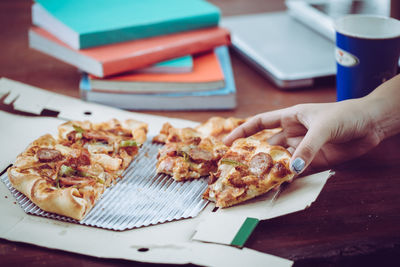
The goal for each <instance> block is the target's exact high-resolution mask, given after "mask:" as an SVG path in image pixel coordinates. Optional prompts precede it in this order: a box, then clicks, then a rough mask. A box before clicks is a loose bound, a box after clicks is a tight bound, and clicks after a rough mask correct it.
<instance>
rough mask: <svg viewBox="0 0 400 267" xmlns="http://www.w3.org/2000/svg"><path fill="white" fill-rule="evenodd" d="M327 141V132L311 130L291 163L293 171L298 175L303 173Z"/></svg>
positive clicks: (294, 154)
mask: <svg viewBox="0 0 400 267" xmlns="http://www.w3.org/2000/svg"><path fill="white" fill-rule="evenodd" d="M327 141H328V135H327V133H326V131H321V129H315V130H309V131H308V132H307V134H306V136H305V137H304V138H303V140H302V141H301V142H300V144H299V145H298V146H297V148H296V150H295V151H294V153H293V156H292V160H291V162H290V168H291V169H292V171H294V172H296V173H297V174H300V173H302V172H303V171H304V170H305V169H306V168H307V166H308V165H310V163H311V162H312V161H313V159H314V157H315V155H316V154H317V153H318V151H319V150H320V149H321V147H322V146H323V145H324V144H325V143H326V142H327Z"/></svg>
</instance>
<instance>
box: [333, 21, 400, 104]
mask: <svg viewBox="0 0 400 267" xmlns="http://www.w3.org/2000/svg"><path fill="white" fill-rule="evenodd" d="M335 30H336V48H335V57H336V63H337V64H336V65H337V73H336V88H337V100H338V101H341V100H345V99H349V98H359V97H363V96H365V95H367V94H369V93H370V92H371V91H373V90H374V89H375V88H376V87H378V86H379V85H380V84H381V83H383V82H385V81H387V80H389V79H390V78H391V77H393V76H395V75H396V74H397V69H398V62H399V55H400V21H398V20H396V19H393V18H387V17H380V16H373V15H349V16H346V17H342V18H340V19H338V20H336V21H335Z"/></svg>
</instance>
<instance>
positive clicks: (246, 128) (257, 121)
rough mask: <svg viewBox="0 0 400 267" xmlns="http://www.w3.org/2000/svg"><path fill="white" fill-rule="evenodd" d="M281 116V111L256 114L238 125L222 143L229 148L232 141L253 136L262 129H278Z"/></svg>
mask: <svg viewBox="0 0 400 267" xmlns="http://www.w3.org/2000/svg"><path fill="white" fill-rule="evenodd" d="M281 115H282V110H275V111H271V112H265V113H261V114H258V115H256V116H254V117H252V118H251V119H250V120H248V121H246V122H245V123H243V124H242V125H240V126H239V127H237V128H235V129H234V130H233V131H232V132H231V133H230V134H228V135H227V136H226V137H225V139H224V143H225V144H226V145H228V146H229V145H231V144H232V143H233V141H235V140H236V139H238V138H242V137H247V136H250V135H253V134H255V133H257V132H259V131H261V130H264V129H268V128H277V127H280V126H281Z"/></svg>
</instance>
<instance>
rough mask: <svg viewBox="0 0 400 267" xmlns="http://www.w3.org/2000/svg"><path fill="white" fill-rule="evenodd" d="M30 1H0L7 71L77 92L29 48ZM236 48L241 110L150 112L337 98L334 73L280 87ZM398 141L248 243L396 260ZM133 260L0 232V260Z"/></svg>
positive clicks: (274, 250) (228, 5) (305, 254)
mask: <svg viewBox="0 0 400 267" xmlns="http://www.w3.org/2000/svg"><path fill="white" fill-rule="evenodd" d="M212 2H214V3H215V4H216V5H218V6H219V7H220V8H221V10H222V12H223V15H237V14H245V13H259V12H266V11H278V10H283V9H284V4H283V1H282V0H274V1H272V0H268V1H265V0H252V1H246V0H230V1H222V0H214V1H212ZM30 5H31V2H30V1H27V0H26V1H25V0H24V1H22V0H2V1H1V2H0V14H1V15H0V23H1V25H2V26H1V30H0V31H1V34H0V48H1V49H0V62H1V63H0V76H4V77H7V78H10V79H15V80H18V81H21V82H25V83H28V84H31V85H34V86H38V87H40V88H44V89H47V90H50V91H54V92H57V93H61V94H65V95H69V96H73V97H78V95H79V93H78V83H79V79H80V74H79V73H78V72H77V70H76V69H75V68H74V67H71V66H69V65H67V64H64V63H62V62H59V61H57V60H55V59H53V58H50V57H48V56H46V55H43V54H40V53H38V52H36V51H33V50H30V49H29V48H28V41H27V30H28V28H29V26H30V24H31V16H30ZM231 54H232V63H233V69H234V74H235V80H236V84H237V91H238V95H237V100H238V107H237V108H236V109H235V110H233V111H201V112H146V113H149V114H155V115H163V116H169V117H178V118H185V119H190V120H195V121H204V120H206V119H207V118H209V117H210V116H215V115H218V116H224V117H226V116H236V117H247V116H250V115H254V114H256V113H260V112H263V111H268V110H273V109H278V108H282V107H287V106H291V105H294V104H298V103H306V102H330V101H335V84H334V80H333V79H325V80H322V81H321V82H319V83H318V84H317V85H315V86H314V87H313V88H304V89H300V90H296V91H280V90H277V89H276V88H275V87H274V86H273V84H272V83H271V82H269V81H268V80H266V79H265V78H264V77H262V76H261V75H259V74H258V73H257V72H255V71H254V70H253V69H252V68H251V67H249V66H248V65H247V64H245V63H243V61H242V60H241V59H240V58H239V57H238V56H237V55H236V54H234V53H231ZM349 116H351V114H349ZM399 148H400V136H395V137H393V138H391V139H389V140H386V141H385V142H383V143H382V144H381V145H379V146H378V147H377V148H376V149H374V150H373V151H371V152H370V153H368V154H367V155H365V156H363V157H361V158H359V159H356V160H353V161H351V162H347V163H345V164H342V165H340V166H336V167H334V170H335V171H336V175H335V176H334V177H333V178H331V179H330V180H329V181H328V183H327V184H326V186H325V188H324V189H323V191H322V193H321V195H320V196H319V198H318V200H317V201H316V202H315V203H314V204H313V205H312V206H311V207H310V208H309V209H307V210H305V211H300V212H297V213H294V214H290V215H286V216H282V217H279V218H275V219H272V220H268V221H263V222H261V223H260V224H259V225H258V226H257V228H256V230H255V232H254V233H253V234H252V236H251V237H250V239H249V240H248V242H247V244H246V247H249V248H252V249H256V250H258V251H262V252H265V253H269V254H273V255H277V256H281V257H284V258H287V259H291V260H294V261H295V266H310V265H315V266H322V265H324V266H333V265H349V266H355V265H361V264H362V265H364V266H365V265H371V266H375V265H378V264H379V265H382V266H383V265H393V266H394V265H396V263H397V262H398V261H399V260H398V259H396V256H397V255H400V194H399V191H400V174H399V173H400V153H399V151H398V149H399ZM349 153H351V151H349ZM0 223H1V219H0ZM131 264H132V262H129V261H124V260H110V259H98V258H94V257H89V256H83V255H78V254H73V253H68V252H64V251H57V250H50V249H45V248H41V247H37V246H33V245H28V244H22V243H15V242H9V241H7V240H3V239H0V265H4V266H10V265H30V266H32V265H33V266H38V265H41V266H43V265H44V266H49V265H58V266H83V265H84V266H109V265H118V266H123V265H131ZM136 264H138V265H141V266H142V265H143V266H148V265H151V264H139V263H136ZM397 265H398V264H397Z"/></svg>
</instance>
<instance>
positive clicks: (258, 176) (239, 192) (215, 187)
mask: <svg viewBox="0 0 400 267" xmlns="http://www.w3.org/2000/svg"><path fill="white" fill-rule="evenodd" d="M277 131H278V130H273V131H272V132H277ZM272 132H269V133H268V132H264V133H260V134H258V135H256V136H251V137H248V138H240V139H237V140H236V141H235V142H234V143H233V144H232V146H231V147H230V149H229V150H228V151H227V153H225V154H224V156H223V157H222V158H221V159H220V161H219V162H218V170H217V171H216V172H215V173H212V174H211V175H210V178H209V186H208V188H207V189H206V191H205V192H204V194H203V197H204V198H205V199H208V200H210V201H213V202H215V203H216V206H217V207H221V208H225V207H230V206H233V205H236V204H238V203H241V202H243V201H246V200H248V199H252V198H254V197H257V196H259V195H262V194H265V193H267V192H268V191H270V190H272V189H278V188H279V186H280V185H281V184H282V183H284V182H290V181H291V180H292V179H293V177H294V173H293V172H292V171H291V170H290V169H289V161H290V158H291V154H290V153H289V152H288V151H287V150H286V149H285V148H283V147H281V146H271V145H269V144H268V143H267V142H266V141H265V140H264V139H265V137H266V136H270V134H272Z"/></svg>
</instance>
